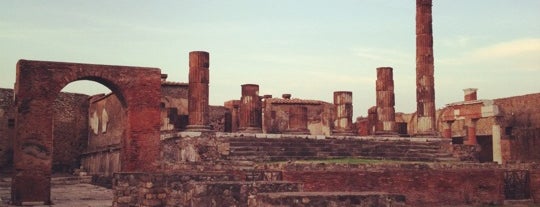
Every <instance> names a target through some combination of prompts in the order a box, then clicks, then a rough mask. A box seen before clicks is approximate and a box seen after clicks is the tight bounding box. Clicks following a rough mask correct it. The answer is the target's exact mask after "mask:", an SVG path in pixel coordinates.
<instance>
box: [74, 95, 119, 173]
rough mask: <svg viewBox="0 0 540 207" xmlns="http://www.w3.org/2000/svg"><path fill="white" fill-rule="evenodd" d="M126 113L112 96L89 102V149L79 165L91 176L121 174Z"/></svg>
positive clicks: (96, 98) (93, 98)
mask: <svg viewBox="0 0 540 207" xmlns="http://www.w3.org/2000/svg"><path fill="white" fill-rule="evenodd" d="M125 119H126V112H125V110H124V108H123V106H122V104H121V103H120V100H119V99H118V97H117V96H116V95H115V94H113V93H111V94H108V95H96V96H94V97H92V98H91V101H90V106H89V108H88V125H89V127H88V147H87V149H86V150H85V152H84V154H83V156H82V158H81V159H82V160H81V162H82V165H83V167H84V169H85V170H87V171H88V173H90V174H91V175H105V176H109V175H112V173H113V172H117V171H119V170H120V149H121V141H122V136H123V133H125V129H126V127H125V124H126V123H125Z"/></svg>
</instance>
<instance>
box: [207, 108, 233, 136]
mask: <svg viewBox="0 0 540 207" xmlns="http://www.w3.org/2000/svg"><path fill="white" fill-rule="evenodd" d="M209 110H210V113H209V115H208V116H209V117H208V119H209V123H210V128H211V129H212V130H214V131H216V132H224V131H225V125H226V122H230V120H227V119H226V117H225V116H226V114H227V113H230V112H229V109H227V108H225V107H223V106H210V108H209Z"/></svg>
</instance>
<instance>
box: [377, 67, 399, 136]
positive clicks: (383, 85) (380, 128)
mask: <svg viewBox="0 0 540 207" xmlns="http://www.w3.org/2000/svg"><path fill="white" fill-rule="evenodd" d="M375 90H376V93H377V95H376V99H377V124H376V125H375V134H377V135H397V131H396V113H395V109H394V105H395V103H394V79H393V69H392V68H391V67H380V68H377V81H376V87H375Z"/></svg>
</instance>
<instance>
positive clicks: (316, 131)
mask: <svg viewBox="0 0 540 207" xmlns="http://www.w3.org/2000/svg"><path fill="white" fill-rule="evenodd" d="M264 105H265V106H264V109H263V110H264V118H263V128H264V129H263V130H264V132H265V133H284V132H286V131H287V129H288V127H289V113H290V109H291V107H298V106H302V107H306V108H307V119H308V120H307V121H308V129H309V132H310V134H312V135H326V136H330V135H331V132H332V126H333V121H334V120H333V119H334V118H333V113H334V105H333V104H330V103H326V102H322V101H310V100H299V99H290V100H289V99H267V100H266V101H265V103H264Z"/></svg>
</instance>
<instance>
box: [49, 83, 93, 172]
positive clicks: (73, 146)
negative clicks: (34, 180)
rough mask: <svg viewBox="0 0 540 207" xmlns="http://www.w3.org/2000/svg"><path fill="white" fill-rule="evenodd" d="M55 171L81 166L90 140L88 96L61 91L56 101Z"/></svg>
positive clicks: (70, 169) (70, 170)
mask: <svg viewBox="0 0 540 207" xmlns="http://www.w3.org/2000/svg"><path fill="white" fill-rule="evenodd" d="M54 114H55V115H54V138H53V146H54V148H53V149H54V153H53V163H52V168H53V171H54V172H67V173H69V172H72V171H73V169H75V168H79V166H80V155H81V152H82V151H83V150H84V149H86V146H87V141H88V121H87V120H88V118H87V117H88V96H87V95H82V94H74V93H60V94H59V95H58V97H57V98H56V100H55V102H54Z"/></svg>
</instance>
